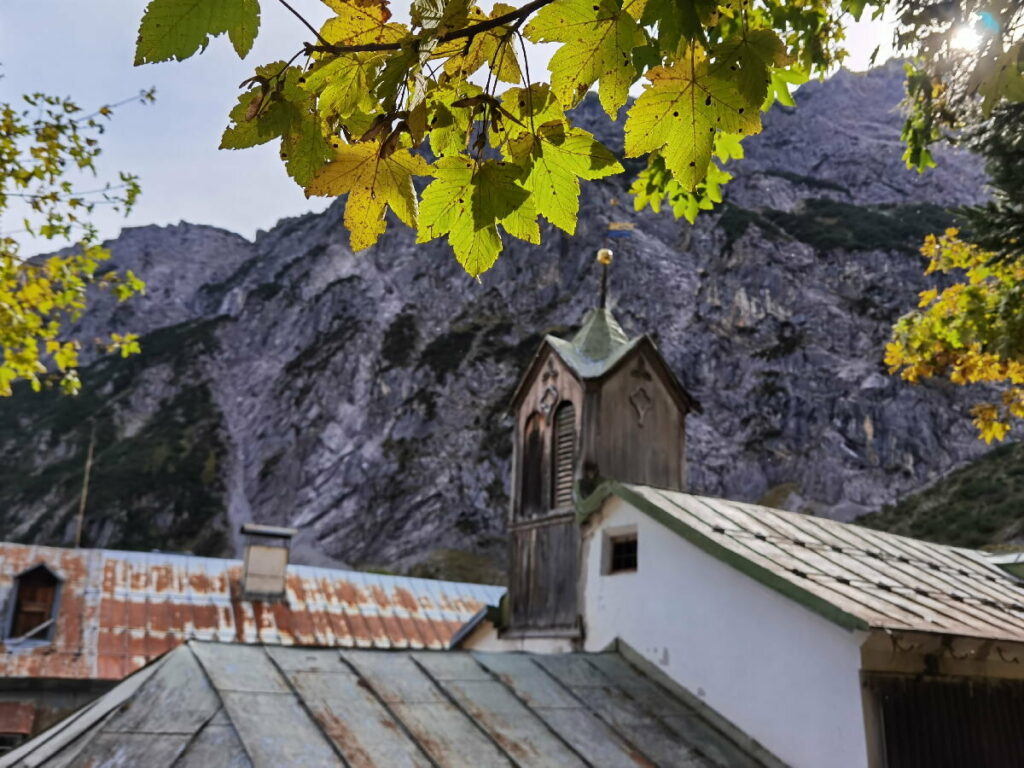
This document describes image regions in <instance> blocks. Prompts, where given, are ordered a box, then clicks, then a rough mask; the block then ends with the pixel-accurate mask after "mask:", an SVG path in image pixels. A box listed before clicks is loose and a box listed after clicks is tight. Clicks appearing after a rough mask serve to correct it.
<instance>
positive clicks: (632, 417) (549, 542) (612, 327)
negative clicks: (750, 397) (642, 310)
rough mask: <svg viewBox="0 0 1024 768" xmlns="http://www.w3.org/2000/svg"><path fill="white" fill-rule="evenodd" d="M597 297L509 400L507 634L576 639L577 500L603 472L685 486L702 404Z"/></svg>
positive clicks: (605, 260)
mask: <svg viewBox="0 0 1024 768" xmlns="http://www.w3.org/2000/svg"><path fill="white" fill-rule="evenodd" d="M598 261H599V262H600V263H601V264H602V276H601V297H600V301H599V303H598V306H597V307H596V308H595V309H592V310H590V311H589V312H588V313H587V315H586V317H585V318H584V321H583V325H582V327H581V328H580V329H579V331H577V333H576V335H575V336H573V338H572V339H571V340H565V339H559V338H556V337H554V336H546V337H545V338H544V341H543V342H542V344H541V347H540V349H539V350H538V352H537V354H536V355H535V356H534V358H533V361H532V362H531V363H530V366H529V367H528V368H527V370H526V373H525V374H524V375H523V378H522V380H521V381H520V383H519V386H518V387H517V388H516V391H515V394H514V395H513V398H512V408H513V411H514V413H515V416H516V419H515V439H514V443H513V461H512V505H511V507H512V508H511V512H510V518H509V526H508V527H509V537H510V540H511V553H510V554H511V556H510V574H509V577H510V578H509V609H510V610H509V625H508V627H507V628H506V630H505V632H506V633H509V634H511V635H513V636H514V635H516V634H518V635H529V636H553V637H576V636H579V634H580V632H581V627H580V625H579V617H578V608H577V602H578V601H577V591H578V584H577V581H578V575H579V549H580V534H579V528H578V526H577V524H576V510H575V501H576V496H577V495H580V494H582V495H583V496H586V495H587V494H588V493H590V492H591V491H592V490H594V489H595V488H596V487H597V484H598V483H599V482H600V481H601V480H604V479H615V480H619V481H622V482H628V483H638V484H644V485H653V486H657V487H661V488H669V489H673V490H683V489H684V488H685V484H686V451H685V423H684V422H685V418H686V414H687V413H689V412H690V411H693V410H697V411H699V410H700V406H699V404H698V403H697V401H696V400H694V399H693V398H692V397H691V396H690V395H689V394H688V393H687V392H686V391H685V390H684V389H683V387H682V385H680V383H679V381H678V380H677V379H676V377H675V376H674V375H673V373H672V371H671V370H670V369H669V367H668V365H667V363H666V362H665V359H664V358H663V357H662V356H661V353H660V352H659V351H658V349H657V347H656V345H655V344H654V342H653V341H652V340H651V338H650V337H649V336H647V335H643V336H639V337H637V338H634V339H629V338H628V337H627V336H626V333H625V332H624V331H623V330H622V327H621V326H620V325H619V324H618V322H616V320H615V317H614V316H613V315H612V313H611V311H610V310H609V309H608V308H607V307H606V293H607V279H608V272H607V270H608V264H609V263H610V262H611V252H610V251H606V250H604V249H602V251H599V252H598Z"/></svg>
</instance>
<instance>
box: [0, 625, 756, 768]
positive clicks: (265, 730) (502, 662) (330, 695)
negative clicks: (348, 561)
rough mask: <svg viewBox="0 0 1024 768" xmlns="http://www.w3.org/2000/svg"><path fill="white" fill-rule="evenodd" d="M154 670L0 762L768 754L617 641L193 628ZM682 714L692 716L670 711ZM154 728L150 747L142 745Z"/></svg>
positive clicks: (494, 761)
mask: <svg viewBox="0 0 1024 768" xmlns="http://www.w3.org/2000/svg"><path fill="white" fill-rule="evenodd" d="M146 672H148V677H146V678H145V679H143V680H142V681H141V683H140V682H138V679H139V678H140V677H141V676H140V675H136V676H133V677H132V678H129V680H127V681H124V682H123V683H121V684H120V685H118V686H116V687H115V688H114V689H113V690H112V691H111V694H114V695H115V697H116V701H118V702H120V703H119V704H117V705H115V706H112V701H113V700H107V701H106V703H103V702H104V700H102V699H101V700H100V701H99V702H97V703H95V704H92V705H89V706H88V707H86V708H85V709H84V710H83V713H82V714H80V715H79V716H77V717H73V718H70V719H69V720H68V721H65V723H62V724H61V725H59V726H58V727H56V728H55V729H52V731H51V732H48V733H47V734H44V735H43V736H40V737H38V738H36V739H34V740H33V741H31V742H29V743H27V744H25V745H23V746H22V747H21V748H19V749H18V750H16V751H15V752H12V753H10V754H9V755H7V756H5V757H3V758H0V768H27V767H28V766H40V768H56V766H61V765H64V764H66V762H65V761H66V760H67V759H68V758H69V756H70V757H71V758H72V759H76V760H77V759H81V756H82V754H87V755H88V757H89V758H90V759H94V758H95V759H96V760H97V761H98V762H100V763H102V764H107V763H111V762H113V761H114V760H115V758H116V757H117V756H118V755H127V756H128V757H129V758H133V759H135V758H138V759H137V762H138V764H145V765H154V766H163V765H169V764H170V763H171V761H176V762H174V765H175V766H183V765H184V766H204V768H248V766H250V765H256V766H264V765H266V766H270V765H273V766H277V765H303V766H332V767H333V766H351V767H352V768H372V767H373V766H380V768H400V767H402V766H411V767H412V768H423V767H425V766H437V767H440V768H461V767H462V766H466V765H480V766H488V768H490V767H491V766H499V765H518V766H573V765H580V766H582V765H600V766H602V767H604V766H609V767H610V768H614V767H616V766H624V767H625V766H634V767H635V766H637V765H641V766H643V765H648V766H650V765H672V766H681V767H682V766H693V767H694V768H727V767H729V768H731V767H732V766H763V765H765V764H766V763H765V762H757V760H755V759H754V758H752V757H750V756H748V755H747V754H746V753H745V752H743V750H742V749H741V748H740V747H739V746H738V745H737V744H736V743H734V741H733V739H734V737H733V736H728V735H726V733H725V731H723V730H722V729H720V728H719V729H716V728H715V727H713V726H711V725H709V724H707V723H704V724H703V727H696V726H697V725H701V723H698V722H697V721H699V720H700V718H701V717H703V716H704V715H702V714H700V713H698V712H697V711H696V710H695V709H691V708H690V707H689V706H688V705H687V704H686V703H684V702H683V701H682V700H680V699H679V698H677V697H676V695H675V694H672V693H671V692H670V691H669V689H667V688H663V687H661V684H660V683H658V682H656V681H655V680H654V679H653V678H651V677H648V676H646V675H645V674H644V673H643V672H642V671H640V669H638V668H637V667H634V666H632V665H631V664H630V663H629V662H628V661H626V660H625V658H624V657H622V656H619V655H618V654H617V653H611V652H609V653H601V654H583V653H572V654H565V655H555V656H540V655H533V654H525V653H516V654H476V653H469V652H464V651H448V652H444V653H437V652H432V651H401V650H390V651H379V650H372V649H371V650H351V649H340V650H339V649H308V648H296V647H288V646H283V645H277V646H255V645H252V646H242V647H239V646H230V645H225V644H222V643H204V642H197V641H189V642H188V643H186V644H184V645H181V646H179V647H178V648H176V649H175V650H174V651H172V652H171V653H169V654H167V655H165V656H163V657H162V658H160V659H158V660H157V661H155V662H153V663H152V664H151V665H150V666H149V667H147V668H146ZM122 689H130V690H129V692H128V693H127V694H124V695H122V694H121V693H120V691H121V690H122ZM108 697H109V694H108ZM193 705H194V706H193ZM193 708H194V711H193ZM94 710H95V711H94ZM680 716H683V717H685V718H687V719H688V720H689V721H691V723H690V725H691V727H690V728H689V729H680V728H676V727H673V724H672V720H673V719H674V718H678V717H680ZM83 723H85V724H86V725H85V726H84V727H83V725H82V724H83ZM145 738H149V739H151V740H152V743H153V751H152V753H147V754H146V756H145V759H142V758H141V757H140V752H139V750H140V749H141V745H142V743H143V742H144V741H145ZM77 750H82V752H81V754H79V753H77V752H76V751H77ZM765 760H766V761H767V763H768V764H771V765H775V763H774V762H773V759H772V758H771V757H770V756H766V757H765Z"/></svg>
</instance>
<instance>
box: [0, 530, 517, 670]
mask: <svg viewBox="0 0 1024 768" xmlns="http://www.w3.org/2000/svg"><path fill="white" fill-rule="evenodd" d="M39 563H45V564H46V565H47V567H48V568H50V569H51V570H52V571H53V572H54V573H55V574H56V575H57V576H59V577H60V578H61V579H62V580H63V581H62V585H61V590H60V596H59V600H58V610H57V616H56V619H57V621H56V627H55V631H54V633H53V640H52V642H50V643H31V642H29V643H23V644H20V645H18V646H14V645H13V644H3V643H0V674H2V675H4V676H6V677H47V678H78V679H104V680H119V679H121V678H123V677H125V676H126V675H128V674H130V673H131V672H133V671H134V670H136V669H139V668H141V667H142V666H143V665H145V664H146V663H147V662H149V661H151V660H153V659H155V658H158V657H159V656H161V655H162V654H164V653H166V652H167V651H168V650H170V649H172V648H174V647H175V646H177V645H179V644H181V643H182V642H184V641H186V640H189V639H196V640H203V641H214V642H221V643H242V644H256V643H259V644H280V645H299V646H329V647H345V648H350V647H364V648H370V647H375V648H381V649H390V648H412V649H419V648H431V649H441V648H445V647H447V645H448V643H449V641H450V640H451V638H452V636H453V635H454V634H455V632H457V631H458V630H459V628H460V627H461V626H462V625H463V624H464V623H465V622H466V621H468V620H469V619H471V618H472V617H473V615H474V614H475V613H476V612H477V611H479V610H480V608H482V607H484V606H486V605H493V604H496V603H497V602H498V600H499V599H500V598H501V595H502V594H503V593H504V589H503V588H501V587H491V586H485V585H479V584H460V583H457V582H447V581H434V580H430V579H413V578H405V577H400V576H388V575H383V574H370V573H359V572H356V571H342V570H336V569H329V568H315V567H311V566H302V565H293V566H289V569H288V575H287V580H286V597H285V599H284V600H283V601H279V602H261V601H248V600H244V599H242V596H241V589H240V579H241V575H242V565H241V563H240V562H239V561H237V560H223V559H216V558H207V557H196V556H192V555H179V554H169V553H162V552H120V551H113V550H99V549H96V550H74V549H63V548H58V547H40V546H32V545H24V544H12V543H0V604H7V598H8V597H9V594H10V591H11V589H12V586H13V583H14V579H15V577H16V576H17V575H18V574H19V573H21V572H23V571H25V570H27V569H28V568H31V567H34V566H35V565H37V564H39Z"/></svg>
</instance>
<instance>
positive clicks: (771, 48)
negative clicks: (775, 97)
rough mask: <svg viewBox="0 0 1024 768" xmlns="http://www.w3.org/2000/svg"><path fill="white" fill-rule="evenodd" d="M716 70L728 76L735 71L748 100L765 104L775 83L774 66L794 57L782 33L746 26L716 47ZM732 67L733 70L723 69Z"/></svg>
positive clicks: (737, 85)
mask: <svg viewBox="0 0 1024 768" xmlns="http://www.w3.org/2000/svg"><path fill="white" fill-rule="evenodd" d="M714 53H715V69H716V71H721V72H722V75H723V76H724V77H729V74H730V73H731V75H732V78H731V79H733V80H735V81H736V87H737V89H738V90H739V92H740V94H741V95H742V96H743V98H745V99H746V100H747V101H748V102H750V103H754V104H761V103H762V102H763V101H764V100H765V97H766V96H767V95H768V88H769V86H770V85H771V80H772V78H771V68H772V67H783V66H785V65H786V64H789V63H790V61H791V59H790V57H789V56H788V55H787V54H786V46H785V44H784V43H783V42H782V40H780V39H779V36H778V35H777V34H775V32H774V31H772V30H770V29H753V30H747V29H743V30H742V32H741V33H740V34H739V35H737V36H736V37H732V38H729V39H728V40H725V41H723V42H722V43H721V44H720V45H718V46H716V47H715V50H714ZM724 67H728V68H729V72H728V73H727V72H725V71H724V70H723V69H722V68H724Z"/></svg>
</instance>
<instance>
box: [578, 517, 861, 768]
mask: <svg viewBox="0 0 1024 768" xmlns="http://www.w3.org/2000/svg"><path fill="white" fill-rule="evenodd" d="M634 527H635V530H636V532H637V544H638V567H637V570H636V571H635V572H628V573H616V574H609V575H603V574H602V541H603V539H604V537H605V533H606V532H611V533H612V534H619V533H621V532H623V531H626V530H630V529H631V528H634ZM582 558H583V568H582V573H581V586H582V592H583V594H582V603H581V605H582V609H583V612H584V621H585V631H586V650H588V651H597V650H601V649H603V648H605V647H606V646H607V645H608V644H609V643H610V642H612V641H613V640H615V639H616V638H621V639H622V640H623V641H625V642H626V643H628V644H629V645H631V646H632V647H633V648H634V649H636V650H637V651H638V652H640V653H641V654H643V655H644V656H645V657H646V658H647V659H649V660H650V661H652V662H654V663H655V664H657V665H658V666H659V667H660V668H661V669H662V670H664V672H665V673H666V674H668V675H669V676H670V677H672V678H673V679H674V680H675V681H676V682H678V683H679V684H680V685H682V686H684V687H685V688H687V689H688V690H690V691H691V692H692V693H693V694H695V695H696V696H698V697H700V698H701V699H702V700H704V701H705V702H706V703H707V704H708V705H709V706H711V707H712V708H713V709H715V710H717V711H718V712H719V713H720V714H722V715H723V716H725V717H726V718H728V719H729V720H731V721H732V722H733V723H734V724H735V725H736V726H737V727H738V728H740V729H741V730H743V731H744V732H746V733H747V734H748V735H749V736H751V737H752V738H754V739H756V740H757V741H759V742H760V743H761V744H763V745H764V746H765V747H766V748H767V749H769V750H770V751H771V752H773V753H774V754H775V755H776V756H777V757H779V758H780V759H781V760H783V761H785V762H787V763H790V764H791V765H793V766H795V767H796V768H803V767H806V768H821V767H822V766H829V768H847V766H849V767H850V768H853V767H855V766H856V767H857V768H862V767H863V766H866V765H867V760H868V758H867V747H866V738H865V732H864V714H863V708H862V704H861V688H860V675H859V670H860V645H861V644H862V643H863V642H864V640H865V639H866V635H865V634H864V633H860V632H849V631H847V630H845V629H843V628H841V627H838V626H836V625H834V624H832V623H831V622H829V621H827V620H826V619H824V618H822V617H821V616H819V615H818V614H816V613H813V612H811V611H810V610H809V609H807V608H804V607H803V606H802V605H799V604H798V603H796V602H794V601H793V600H791V599H790V598H787V597H784V596H782V595H780V594H779V593H777V592H775V591H774V590H772V589H770V588H768V587H766V586H764V585H762V584H761V583H759V582H757V581H755V580H754V579H752V578H751V577H749V576H747V575H745V574H743V573H741V572H740V571H738V570H736V569H735V568H733V567H732V566H730V565H727V564H726V563H723V562H722V561H720V560H718V559H716V558H715V557H713V556H711V555H709V554H707V553H706V552H704V551H703V550H702V549H700V548H698V547H696V546H695V545H693V544H691V543H690V542H688V541H686V540H685V539H683V538H682V537H680V536H679V535H678V534H676V533H675V532H673V531H670V530H668V529H666V528H665V527H663V526H662V525H661V524H660V523H658V522H657V521H655V520H654V519H652V518H651V517H649V516H647V515H646V514H644V513H643V512H641V511H639V510H637V509H636V508H634V507H633V506H631V505H630V504H628V503H626V502H624V501H622V500H621V499H618V498H615V497H612V498H611V499H609V500H608V501H607V502H606V504H605V506H604V508H603V510H601V512H599V513H598V514H597V515H595V516H594V518H592V520H591V522H590V523H589V524H588V525H587V527H586V529H585V532H584V542H583V552H582Z"/></svg>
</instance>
